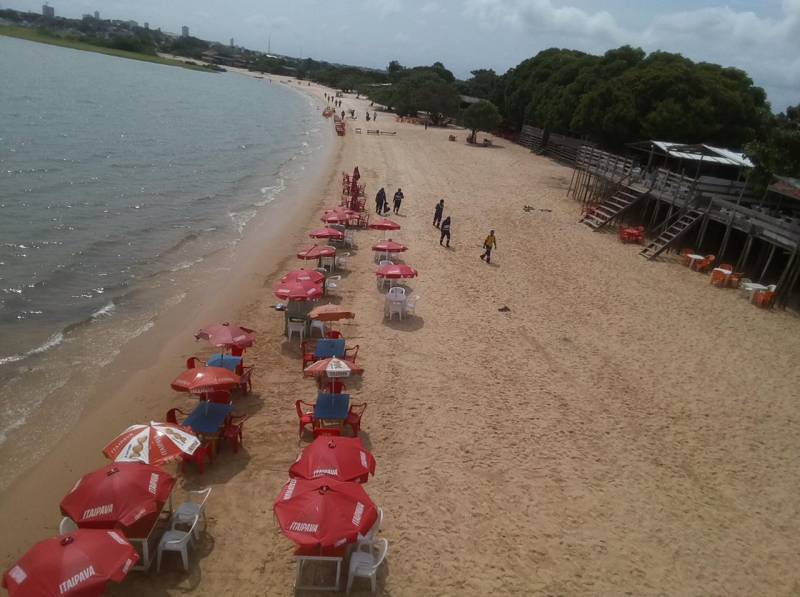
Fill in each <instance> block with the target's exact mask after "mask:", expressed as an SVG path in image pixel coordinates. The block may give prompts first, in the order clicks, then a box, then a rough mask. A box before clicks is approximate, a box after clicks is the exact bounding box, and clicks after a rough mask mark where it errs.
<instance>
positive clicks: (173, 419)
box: [164, 408, 187, 425]
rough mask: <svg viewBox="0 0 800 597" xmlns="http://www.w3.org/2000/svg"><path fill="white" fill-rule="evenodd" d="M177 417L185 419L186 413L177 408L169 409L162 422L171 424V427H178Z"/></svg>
mask: <svg viewBox="0 0 800 597" xmlns="http://www.w3.org/2000/svg"><path fill="white" fill-rule="evenodd" d="M178 415H181V416H182V417H186V415H187V413H185V412H183V411H182V410H181V409H179V408H171V409H169V410H168V411H167V416H166V417H164V420H165V421H166V422H167V423H172V424H173V425H180V423H179V422H178Z"/></svg>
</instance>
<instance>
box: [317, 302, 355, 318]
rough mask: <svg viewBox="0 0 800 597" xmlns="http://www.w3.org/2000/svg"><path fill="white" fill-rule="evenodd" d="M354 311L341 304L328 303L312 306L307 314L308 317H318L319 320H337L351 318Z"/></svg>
mask: <svg viewBox="0 0 800 597" xmlns="http://www.w3.org/2000/svg"><path fill="white" fill-rule="evenodd" d="M355 316H356V314H355V313H353V312H352V311H350V309H347V308H345V307H342V306H341V305H334V304H333V303H329V304H327V305H320V306H319V307H314V308H313V309H311V311H310V312H309V314H308V318H309V319H319V320H320V321H339V320H340V319H353V318H354V317H355Z"/></svg>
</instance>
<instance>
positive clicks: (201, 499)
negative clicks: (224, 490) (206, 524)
mask: <svg viewBox="0 0 800 597" xmlns="http://www.w3.org/2000/svg"><path fill="white" fill-rule="evenodd" d="M212 489H213V487H204V488H203V489H196V490H194V491H190V492H189V500H190V501H192V502H194V501H195V500H194V499H193V498H196V499H197V500H198V501H197V502H195V503H196V504H197V505H198V506H199V507H200V509H201V510H202V509H203V507H204V506H205V505H206V501H208V496H210V495H211V490H212Z"/></svg>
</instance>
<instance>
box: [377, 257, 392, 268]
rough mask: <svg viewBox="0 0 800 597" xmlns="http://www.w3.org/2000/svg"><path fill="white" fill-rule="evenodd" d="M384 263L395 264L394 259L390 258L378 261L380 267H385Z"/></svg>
mask: <svg viewBox="0 0 800 597" xmlns="http://www.w3.org/2000/svg"><path fill="white" fill-rule="evenodd" d="M384 265H394V261H390V260H388V259H381V260H380V262H379V263H378V267H383V266H384Z"/></svg>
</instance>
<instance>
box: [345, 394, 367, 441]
mask: <svg viewBox="0 0 800 597" xmlns="http://www.w3.org/2000/svg"><path fill="white" fill-rule="evenodd" d="M365 410H367V403H366V402H362V403H361V404H351V405H350V410H349V411H347V418H346V419H345V421H344V424H345V425H347V426H349V427H350V429H352V430H353V435H354V436H358V434H359V432H360V431H361V417H363V416H364V411H365Z"/></svg>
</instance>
